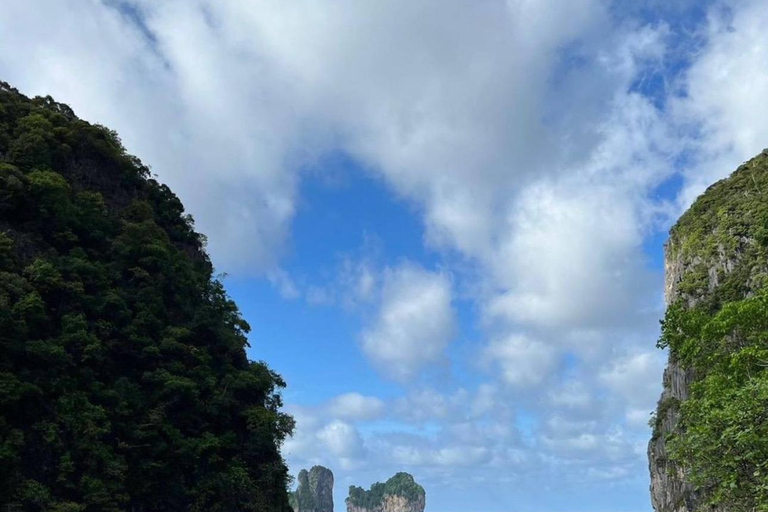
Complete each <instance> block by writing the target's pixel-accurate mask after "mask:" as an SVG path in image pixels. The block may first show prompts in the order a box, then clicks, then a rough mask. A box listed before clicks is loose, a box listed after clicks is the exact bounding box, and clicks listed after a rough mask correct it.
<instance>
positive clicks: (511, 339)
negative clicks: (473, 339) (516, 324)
mask: <svg viewBox="0 0 768 512" xmlns="http://www.w3.org/2000/svg"><path fill="white" fill-rule="evenodd" d="M483 356H484V359H485V361H486V362H487V363H489V364H493V365H494V366H496V367H497V369H498V370H499V372H500V374H501V378H502V380H503V381H504V382H505V383H507V384H509V385H510V386H515V387H530V386H534V385H536V384H539V383H541V382H542V381H544V380H546V379H547V378H549V377H550V375H551V373H552V370H553V369H554V368H555V365H556V364H557V353H556V351H555V350H554V349H553V348H552V347H551V346H549V345H547V344H546V343H542V342H541V341H538V340H535V339H530V338H528V337H526V336H524V335H520V334H512V335H510V336H507V337H505V338H499V339H497V340H494V341H492V342H491V343H490V344H489V345H488V347H487V348H486V350H485V353H484V355H483Z"/></svg>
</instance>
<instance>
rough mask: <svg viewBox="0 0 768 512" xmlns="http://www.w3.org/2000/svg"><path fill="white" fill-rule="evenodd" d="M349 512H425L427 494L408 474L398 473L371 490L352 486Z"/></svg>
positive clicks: (347, 502)
mask: <svg viewBox="0 0 768 512" xmlns="http://www.w3.org/2000/svg"><path fill="white" fill-rule="evenodd" d="M345 502H346V505H347V512H424V507H425V506H426V493H425V492H424V488H423V487H422V486H421V485H419V484H418V483H416V481H415V480H414V478H413V476H411V475H409V474H408V473H397V474H396V475H395V476H393V477H392V478H390V479H389V480H387V481H386V482H385V483H383V484H382V483H379V482H377V483H375V484H373V485H372V486H371V488H370V490H368V491H366V490H363V489H362V488H361V487H355V486H354V485H353V486H350V488H349V496H348V497H347V499H346V500H345Z"/></svg>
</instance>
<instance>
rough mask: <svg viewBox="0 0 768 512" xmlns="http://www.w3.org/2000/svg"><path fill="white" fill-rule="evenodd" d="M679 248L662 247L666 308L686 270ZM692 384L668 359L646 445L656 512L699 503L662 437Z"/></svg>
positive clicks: (685, 511) (687, 511)
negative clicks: (652, 429) (650, 432)
mask: <svg viewBox="0 0 768 512" xmlns="http://www.w3.org/2000/svg"><path fill="white" fill-rule="evenodd" d="M679 245H680V242H679V241H677V240H672V239H670V241H669V242H668V243H667V245H666V247H665V263H664V272H665V276H664V277H665V279H664V281H665V283H664V298H665V301H666V303H667V305H669V304H671V303H673V302H674V301H675V300H677V298H678V292H677V285H678V284H679V283H680V282H681V280H682V276H683V274H684V272H685V269H686V268H687V267H688V266H689V264H686V263H684V262H683V261H682V260H681V258H680V256H679V251H678V246H679ZM692 381H693V375H692V372H691V371H689V370H685V369H683V368H682V367H681V366H680V365H679V363H678V362H677V360H676V359H675V358H674V357H673V356H670V358H669V361H668V363H667V368H666V369H665V370H664V390H663V391H662V393H661V398H660V399H659V404H658V406H657V408H656V425H654V431H653V437H652V438H651V441H650V443H649V444H648V463H649V469H650V472H651V503H652V505H653V509H654V510H656V512H692V511H694V510H696V507H697V504H698V502H699V497H698V496H697V495H696V493H695V492H694V489H693V487H692V486H691V485H690V484H689V483H687V482H686V478H685V472H684V471H682V469H681V468H678V467H677V466H676V465H675V464H674V463H673V462H672V461H670V460H669V454H668V453H667V443H666V436H667V435H669V434H670V433H671V432H674V430H675V427H676V425H677V422H678V420H679V419H680V412H679V408H678V406H679V404H680V402H682V401H684V400H686V399H687V398H688V391H689V389H690V385H691V382H692Z"/></svg>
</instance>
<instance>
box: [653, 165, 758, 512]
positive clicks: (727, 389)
mask: <svg viewBox="0 0 768 512" xmlns="http://www.w3.org/2000/svg"><path fill="white" fill-rule="evenodd" d="M766 194H768V157H766V155H765V154H763V155H760V156H758V157H757V158H755V159H753V160H752V161H750V162H748V163H747V164H745V165H743V166H742V167H740V168H739V169H738V170H737V172H736V173H734V175H733V176H732V177H731V178H729V179H727V180H723V181H721V182H719V183H717V184H715V185H714V186H712V187H711V188H710V189H709V190H708V191H707V192H706V193H705V194H704V195H703V196H702V197H701V198H699V199H698V200H697V201H696V203H695V204H694V205H693V206H692V207H691V209H690V210H689V211H688V212H687V213H686V214H685V215H684V216H683V217H682V218H681V219H680V221H679V222H678V224H677V225H676V226H675V228H674V229H673V231H672V236H671V245H670V250H671V251H672V254H671V257H672V258H680V260H681V261H682V262H684V264H685V265H687V267H688V268H689V271H687V273H686V274H685V275H684V277H683V280H682V282H681V283H679V288H678V290H679V293H680V297H679V300H677V302H675V303H674V304H672V305H671V306H670V307H669V308H668V310H667V313H666V316H665V319H664V321H663V322H662V336H661V339H660V341H659V346H660V347H669V349H670V350H671V353H672V357H674V358H676V360H677V361H678V362H679V363H680V364H681V365H682V366H683V367H684V368H687V369H690V370H691V371H693V373H694V375H695V380H694V382H693V384H692V386H691V389H690V398H689V399H688V400H686V401H684V402H682V403H681V404H677V403H674V404H665V405H667V406H668V407H679V411H680V414H681V419H680V422H679V424H678V429H677V431H676V432H674V433H672V434H671V435H670V437H669V439H668V441H669V449H670V455H671V458H672V460H673V461H675V462H676V463H678V464H680V465H682V466H683V467H684V468H685V469H686V470H687V473H688V475H689V478H690V480H691V482H692V483H693V484H694V485H695V486H697V488H698V489H699V490H701V491H703V492H704V496H706V498H707V501H708V502H709V504H712V505H714V504H717V505H721V506H723V507H725V509H726V510H731V511H761V512H765V511H768V372H766V369H767V368H768V286H766V283H767V281H766V277H767V276H768V257H767V256H766V255H767V254H768V195H766ZM680 241H682V243H679V242H680ZM659 416H662V413H659Z"/></svg>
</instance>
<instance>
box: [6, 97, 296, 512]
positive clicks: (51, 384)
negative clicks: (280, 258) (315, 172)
mask: <svg viewBox="0 0 768 512" xmlns="http://www.w3.org/2000/svg"><path fill="white" fill-rule="evenodd" d="M203 246H204V238H203V237H202V236H201V235H199V234H198V233H196V232H195V231H194V229H193V223H192V219H191V217H189V216H188V215H185V214H184V209H183V206H182V204H181V202H180V201H179V200H178V199H177V198H176V196H175V195H174V194H173V193H172V192H171V191H170V190H169V189H168V188H167V187H166V186H165V185H161V184H159V183H158V182H157V181H155V180H154V179H152V178H151V176H150V172H149V169H148V168H147V167H146V166H144V165H143V164H142V163H141V162H140V161H139V160H138V159H137V158H135V157H133V156H130V155H128V154H127V153H126V151H125V149H124V148H123V146H122V144H121V142H120V139H119V138H118V137H117V135H116V134H115V133H114V132H112V131H110V130H108V129H106V128H104V127H101V126H94V125H90V124H88V123H86V122H84V121H81V120H79V119H78V118H77V117H75V115H74V113H73V112H72V110H71V109H70V108H69V107H67V106H66V105H62V104H59V103H56V102H54V101H53V100H52V99H51V98H35V99H32V100H30V99H28V98H26V97H24V96H22V95H20V94H18V92H16V91H15V90H13V89H12V88H10V86H8V85H7V84H4V83H0V468H1V470H0V510H28V511H42V510H45V511H55V512H90V511H131V512H150V511H201V512H202V511H222V512H223V511H234V510H252V511H259V512H278V511H279V512H285V511H288V510H289V504H288V495H287V491H286V489H287V479H288V476H287V470H286V467H285V464H284V462H283V460H282V457H281V455H280V452H279V446H280V443H281V442H282V441H283V440H284V438H285V437H286V436H287V435H288V434H289V433H290V432H291V431H292V428H293V420H292V419H291V418H290V417H289V416H287V415H285V414H283V413H282V412H280V408H281V405H282V404H281V399H280V396H279V394H278V391H279V389H280V388H281V387H282V386H283V385H284V383H283V381H282V380H281V378H280V377H279V376H278V375H276V374H275V373H274V372H272V371H271V370H270V369H269V368H268V367H267V366H266V365H265V364H264V363H256V362H251V361H248V359H247V358H246V354H245V346H246V345H247V342H246V333H247V332H248V330H249V327H248V325H247V323H246V322H245V321H244V320H243V319H242V318H241V316H240V313H239V312H238V309H237V307H236V306H235V304H234V303H233V302H232V301H231V300H230V299H229V298H228V297H227V295H226V293H225V291H224V288H223V286H222V284H221V283H220V282H219V281H217V280H216V279H215V278H214V277H213V267H212V265H211V263H210V261H209V259H208V257H207V255H206V254H205V252H204V249H203Z"/></svg>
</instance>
